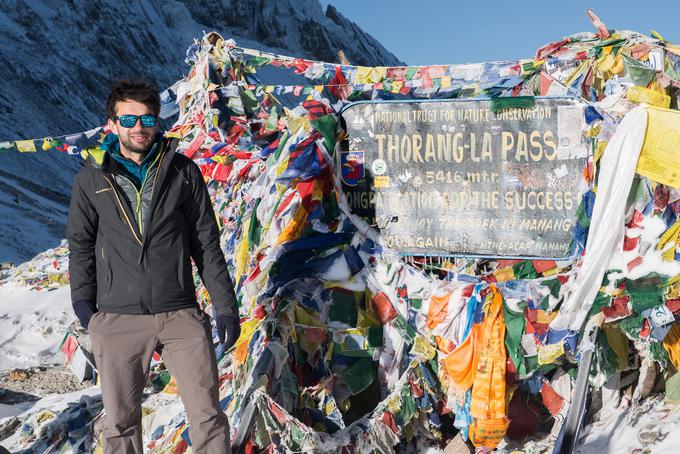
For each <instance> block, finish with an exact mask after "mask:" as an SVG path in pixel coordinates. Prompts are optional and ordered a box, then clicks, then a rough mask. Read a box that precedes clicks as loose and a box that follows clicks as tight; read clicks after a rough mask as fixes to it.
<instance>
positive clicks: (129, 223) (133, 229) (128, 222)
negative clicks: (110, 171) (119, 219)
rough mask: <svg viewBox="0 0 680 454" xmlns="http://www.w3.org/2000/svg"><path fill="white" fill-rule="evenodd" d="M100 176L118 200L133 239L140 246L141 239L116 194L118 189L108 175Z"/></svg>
mask: <svg viewBox="0 0 680 454" xmlns="http://www.w3.org/2000/svg"><path fill="white" fill-rule="evenodd" d="M102 176H103V177H104V179H105V180H106V182H107V183H108V184H109V186H110V187H111V190H112V191H113V193H114V195H115V196H116V201H117V202H118V206H119V207H120V211H122V212H123V216H125V221H126V222H127V224H128V226H129V227H130V231H131V232H132V235H133V236H134V237H135V239H136V240H137V242H138V243H139V245H140V246H141V245H142V240H141V239H139V236H137V232H136V231H135V228H134V227H133V225H132V222H130V218H129V217H128V215H127V213H126V212H125V208H124V207H123V204H122V203H121V201H120V197H119V196H118V191H116V188H115V186H114V185H113V183H112V182H111V180H110V179H109V177H107V176H106V175H102Z"/></svg>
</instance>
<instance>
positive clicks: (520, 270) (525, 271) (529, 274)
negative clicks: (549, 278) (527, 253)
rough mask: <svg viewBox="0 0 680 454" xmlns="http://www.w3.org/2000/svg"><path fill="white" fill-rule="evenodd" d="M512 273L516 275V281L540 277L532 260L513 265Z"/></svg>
mask: <svg viewBox="0 0 680 454" xmlns="http://www.w3.org/2000/svg"><path fill="white" fill-rule="evenodd" d="M512 271H513V273H514V274H515V279H534V278H536V277H538V273H537V272H536V269H535V268H534V265H533V263H531V260H524V261H521V262H519V263H515V264H514V265H512Z"/></svg>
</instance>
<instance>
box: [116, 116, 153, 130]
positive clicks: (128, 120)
mask: <svg viewBox="0 0 680 454" xmlns="http://www.w3.org/2000/svg"><path fill="white" fill-rule="evenodd" d="M137 120H141V121H142V126H143V127H144V128H153V127H154V126H156V123H157V122H158V118H156V116H155V115H151V114H146V115H128V114H126V115H116V116H115V117H113V121H119V122H120V125H121V126H122V127H124V128H132V127H134V126H135V125H136V124H137Z"/></svg>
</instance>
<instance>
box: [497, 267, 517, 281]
mask: <svg viewBox="0 0 680 454" xmlns="http://www.w3.org/2000/svg"><path fill="white" fill-rule="evenodd" d="M493 275H494V277H495V278H496V281H498V282H505V281H511V280H513V279H515V271H514V270H513V269H512V267H511V266H506V267H505V268H501V269H500V270H496V271H495V272H494V273H493Z"/></svg>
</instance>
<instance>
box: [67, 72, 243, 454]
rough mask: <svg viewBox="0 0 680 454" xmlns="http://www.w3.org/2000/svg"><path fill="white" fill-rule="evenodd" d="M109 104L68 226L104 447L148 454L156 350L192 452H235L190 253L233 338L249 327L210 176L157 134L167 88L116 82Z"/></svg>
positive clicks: (224, 335) (222, 331) (75, 294)
mask: <svg viewBox="0 0 680 454" xmlns="http://www.w3.org/2000/svg"><path fill="white" fill-rule="evenodd" d="M106 108H107V115H108V126H109V128H110V129H111V131H113V133H112V134H109V135H108V136H107V137H106V138H105V140H104V143H103V145H102V150H103V151H104V153H103V158H102V159H99V162H96V161H95V159H93V158H92V157H90V158H88V160H86V162H85V165H84V167H83V168H82V169H81V170H80V172H79V173H78V174H77V175H76V177H75V179H74V182H73V192H72V195H71V206H70V211H69V219H68V228H67V231H68V240H69V248H70V252H69V273H70V275H71V299H72V302H73V309H74V311H75V313H76V315H77V316H78V319H79V320H80V323H81V325H82V326H83V327H84V328H85V329H87V330H89V332H90V337H91V340H92V349H93V352H94V355H95V361H96V364H97V369H98V371H99V374H100V379H101V388H102V398H103V401H104V408H105V410H106V418H107V420H106V424H105V428H104V432H103V438H104V452H105V453H106V454H113V453H121V454H123V453H125V454H131V453H139V454H141V453H142V434H141V416H142V415H141V399H142V391H143V389H144V385H145V382H146V376H147V374H148V372H149V363H150V361H151V357H152V355H153V352H154V351H156V350H158V351H161V352H162V353H161V354H162V357H163V361H164V362H165V364H166V365H167V366H168V369H169V370H170V372H171V373H172V375H173V376H174V377H175V379H176V380H177V384H178V386H179V390H180V396H181V397H182V401H183V403H184V406H185V408H186V411H187V416H188V419H189V424H190V429H189V433H190V438H191V441H192V448H193V452H195V453H199V454H200V453H211V454H212V453H215V454H217V453H220V454H223V453H225V452H230V445H229V425H228V421H227V418H226V416H225V415H224V413H223V412H222V410H221V409H220V404H219V397H218V374H217V364H216V360H215V352H214V350H213V345H212V334H211V333H212V331H211V325H210V320H209V318H208V317H207V315H206V314H205V313H204V312H203V311H202V310H201V309H200V308H199V306H198V304H197V302H196V295H195V287H194V280H193V276H192V268H191V259H192V258H193V260H194V263H195V264H196V267H197V268H198V272H199V274H200V276H201V278H202V280H203V282H204V283H205V286H206V288H207V289H208V292H209V293H210V296H211V299H212V303H213V307H214V312H215V315H216V317H215V320H216V327H217V334H218V337H219V339H220V342H221V343H224V344H225V346H226V348H229V347H231V346H232V345H233V344H234V342H235V341H236V339H237V337H238V336H239V333H240V327H239V319H238V311H237V307H236V297H235V294H234V288H233V285H232V282H231V279H230V277H229V274H228V272H227V267H226V263H225V260H224V255H223V253H222V250H221V248H220V243H219V231H218V227H217V222H216V219H215V213H214V211H213V208H212V204H211V201H210V196H209V195H208V191H207V189H206V186H205V182H204V181H203V176H202V175H201V172H200V170H199V168H198V166H197V165H196V164H195V163H194V162H193V161H192V160H191V159H189V158H187V157H185V156H184V155H182V154H179V153H175V149H176V147H177V141H176V140H163V138H162V136H161V135H160V134H157V132H158V114H159V112H160V97H159V95H158V92H157V91H156V90H155V89H154V88H153V87H152V86H151V85H149V84H147V83H144V82H135V81H125V82H120V83H118V84H117V85H116V86H115V87H114V88H113V90H112V91H111V94H110V95H109V98H108V100H107V104H106ZM93 155H95V156H96V153H94V154H93Z"/></svg>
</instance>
